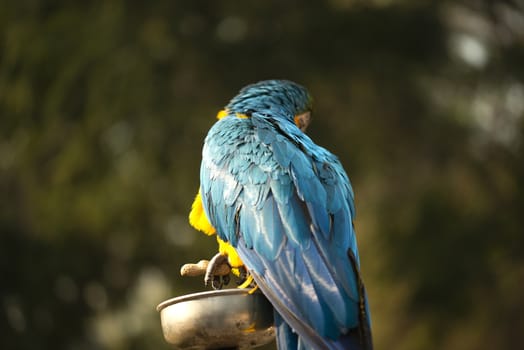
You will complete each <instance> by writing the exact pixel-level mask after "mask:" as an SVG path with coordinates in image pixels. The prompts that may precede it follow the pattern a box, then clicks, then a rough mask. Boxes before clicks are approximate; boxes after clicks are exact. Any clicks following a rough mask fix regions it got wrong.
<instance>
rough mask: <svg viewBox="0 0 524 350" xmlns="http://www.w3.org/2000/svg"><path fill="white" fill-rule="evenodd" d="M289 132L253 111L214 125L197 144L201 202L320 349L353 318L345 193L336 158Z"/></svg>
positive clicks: (354, 288) (349, 208)
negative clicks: (199, 147) (200, 156)
mask: <svg viewBox="0 0 524 350" xmlns="http://www.w3.org/2000/svg"><path fill="white" fill-rule="evenodd" d="M287 129H289V130H287ZM297 130H298V129H296V130H295V129H294V127H293V126H292V125H291V126H287V125H286V124H285V123H282V124H279V123H275V122H274V121H270V120H268V119H266V118H264V116H257V115H253V116H252V117H251V120H245V119H244V120H242V119H239V118H235V117H229V118H224V119H222V120H220V121H219V122H217V123H216V124H215V126H214V127H213V128H211V130H210V132H209V134H208V136H207V138H206V142H205V145H204V150H203V161H202V168H201V191H202V197H203V198H202V199H203V203H204V208H205V209H206V214H207V215H208V217H209V219H210V221H211V223H212V224H213V226H214V227H215V228H216V229H217V232H218V234H219V236H220V237H221V238H222V239H224V240H227V241H229V242H230V243H231V244H232V245H233V246H235V247H236V248H237V251H238V253H239V255H240V257H241V258H242V260H243V261H244V263H245V265H246V266H247V267H248V269H249V270H250V272H251V273H252V275H253V276H254V277H255V280H256V282H257V284H258V285H259V287H260V288H261V289H262V291H263V292H264V294H265V295H266V296H267V297H268V299H269V300H270V301H271V302H272V303H273V305H274V306H275V308H276V309H277V310H278V312H279V313H280V314H281V315H282V317H283V318H284V319H285V320H286V322H287V323H289V324H290V326H291V327H292V328H293V329H295V330H296V331H297V332H298V333H299V334H300V335H302V336H305V337H306V338H307V339H308V342H309V343H310V344H315V345H318V346H321V347H326V346H325V343H324V342H325V339H326V338H329V339H337V338H338V337H339V336H340V335H341V334H343V333H346V332H347V330H348V329H349V328H353V327H356V326H358V323H359V299H360V295H359V286H358V280H359V278H358V276H357V275H356V274H358V267H356V266H354V265H352V264H351V261H350V259H349V258H348V254H350V255H352V256H354V257H355V259H356V264H358V251H357V245H356V239H355V232H354V229H353V224H352V218H353V215H354V209H353V192H352V189H351V185H350V183H349V180H348V178H347V176H346V175H345V172H344V171H343V169H342V166H341V165H340V163H339V162H338V160H337V159H336V157H334V156H333V155H331V154H330V153H329V152H327V151H326V150H324V149H323V148H321V147H319V146H316V145H315V144H314V143H313V142H312V141H311V140H310V139H309V138H308V137H307V136H305V135H304V134H300V132H296V131H297Z"/></svg>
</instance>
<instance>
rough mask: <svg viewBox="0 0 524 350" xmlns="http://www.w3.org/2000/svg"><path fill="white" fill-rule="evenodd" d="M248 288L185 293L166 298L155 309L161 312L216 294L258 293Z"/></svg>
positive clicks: (216, 295)
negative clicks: (251, 291)
mask: <svg viewBox="0 0 524 350" xmlns="http://www.w3.org/2000/svg"><path fill="white" fill-rule="evenodd" d="M249 291H250V289H248V288H246V289H243V288H229V289H219V290H208V291H204V292H197V293H191V294H185V295H181V296H178V297H175V298H171V299H167V300H165V301H163V302H161V303H160V304H158V306H157V307H156V310H157V311H158V312H161V311H162V310H163V309H165V308H167V307H169V306H171V305H174V304H178V303H181V302H185V301H192V300H199V299H205V298H210V297H218V296H228V295H255V294H259V293H256V292H255V293H250V292H249Z"/></svg>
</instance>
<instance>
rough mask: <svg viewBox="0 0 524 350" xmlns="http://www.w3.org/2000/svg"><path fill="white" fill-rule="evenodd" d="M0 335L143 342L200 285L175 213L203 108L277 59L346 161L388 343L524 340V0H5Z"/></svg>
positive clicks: (195, 167) (180, 213)
mask: <svg viewBox="0 0 524 350" xmlns="http://www.w3.org/2000/svg"><path fill="white" fill-rule="evenodd" d="M1 8H2V11H0V135H1V137H0V190H1V193H3V200H2V201H1V202H0V271H1V272H2V276H3V282H2V283H1V285H2V287H1V289H0V301H1V303H0V310H1V312H0V315H1V316H0V323H1V324H2V327H0V339H1V340H0V344H1V345H2V348H6V349H29V348H31V349H35V348H37V349H38V348H42V349H46V348H53V349H56V348H64V349H134V348H137V349H138V348H140V349H152V348H167V347H168V346H167V344H164V342H163V339H162V335H161V331H160V324H159V320H158V315H157V313H156V311H155V306H156V304H158V303H159V302H160V301H162V300H164V299H166V298H168V297H172V296H175V295H181V294H184V293H189V292H194V291H199V290H202V289H203V286H202V283H201V281H200V280H192V279H182V278H181V277H179V276H178V269H179V267H180V265H182V264H183V263H186V262H190V261H197V260H199V259H200V258H205V257H210V256H212V254H213V253H214V250H215V243H214V242H213V240H212V239H209V238H207V237H205V236H204V235H201V234H198V233H195V232H194V231H193V230H192V229H191V228H190V227H189V225H188V224H187V214H188V211H189V208H190V204H191V202H192V199H193V196H194V195H195V194H196V190H197V187H198V172H199V163H200V152H201V146H202V142H203V138H204V136H205V133H206V131H207V129H208V128H209V127H210V126H211V125H212V123H213V122H214V116H215V115H216V112H217V111H218V110H220V109H221V107H222V106H223V105H225V104H226V103H227V101H228V99H229V98H231V97H232V96H233V95H234V94H235V93H236V92H237V91H238V89H239V88H240V87H242V86H244V85H245V84H247V83H251V82H255V81H258V80H261V79H268V78H286V79H290V80H295V81H297V82H300V83H303V84H304V85H306V86H307V87H308V88H309V89H310V91H311V93H312V94H313V96H314V97H315V110H314V122H313V125H312V126H311V127H310V129H309V133H310V135H311V136H312V137H313V139H314V140H315V141H316V142H317V143H319V144H321V145H323V146H325V147H326V148H328V149H330V150H332V151H333V152H334V153H335V154H337V155H338V156H339V157H340V159H341V160H342V162H343V163H344V165H345V166H346V170H347V172H348V174H349V176H350V178H351V179H352V181H353V186H354V188H355V192H356V202H357V203H356V204H357V211H358V216H357V221H356V226H357V232H358V239H359V244H360V251H361V256H362V269H363V273H364V278H365V282H366V286H367V289H368V293H369V295H370V303H371V311H372V316H373V320H372V321H373V327H374V337H375V343H376V346H377V348H379V349H382V348H385V349H441V348H449V349H478V348H500V349H503V348H512V347H514V346H515V345H516V344H521V343H522V342H523V341H524V338H523V335H522V331H521V330H522V329H523V328H524V316H523V315H524V304H523V303H522V301H521V299H522V298H521V291H520V289H521V286H522V285H523V284H524V253H523V247H524V235H522V227H524V216H523V215H522V213H523V212H524V149H523V147H524V145H523V133H524V121H523V120H524V118H523V117H524V66H523V65H522V62H524V25H523V23H524V5H522V3H521V2H518V1H510V0H505V1H492V0H486V1H473V0H457V1H451V0H449V1H439V2H437V1H409V0H403V1H401V0H398V1H393V0H389V1H388V0H374V1H345V0H332V1H311V2H308V3H307V5H306V4H305V3H300V2H298V1H292V0H287V1H272V2H271V1H270V2H252V3H250V4H248V5H247V6H246V5H245V4H243V5H240V4H239V3H238V2H234V1H223V2H217V1H207V2H200V1H194V2H191V1H155V2H152V3H147V4H146V3H139V2H136V3H132V2H123V1H118V0H109V1H87V2H76V3H72V2H66V1H60V0H56V1H38V0H35V1H17V2H14V1H2V2H1Z"/></svg>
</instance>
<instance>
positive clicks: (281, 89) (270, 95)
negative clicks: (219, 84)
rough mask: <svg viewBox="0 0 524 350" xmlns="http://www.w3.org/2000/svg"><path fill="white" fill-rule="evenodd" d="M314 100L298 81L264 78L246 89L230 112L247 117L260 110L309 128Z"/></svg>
mask: <svg viewBox="0 0 524 350" xmlns="http://www.w3.org/2000/svg"><path fill="white" fill-rule="evenodd" d="M312 102H313V100H312V98H311V96H310V95H309V93H308V91H307V90H306V89H305V88H304V87H303V86H301V85H299V84H297V83H294V82H292V81H288V80H264V81H260V82H258V83H255V84H251V85H247V86H245V87H244V88H242V89H241V90H240V92H239V93H238V94H237V95H236V96H235V97H233V99H232V100H231V101H230V102H229V104H228V105H227V106H226V111H227V112H228V113H236V114H240V115H245V116H247V117H250V116H251V115H252V114H253V113H260V114H266V115H271V116H273V117H280V118H285V119H288V120H289V121H291V122H294V123H295V124H296V125H297V126H298V127H299V128H300V129H301V130H302V131H305V130H306V128H307V126H308V125H309V122H310V120H311V114H310V113H311V108H312Z"/></svg>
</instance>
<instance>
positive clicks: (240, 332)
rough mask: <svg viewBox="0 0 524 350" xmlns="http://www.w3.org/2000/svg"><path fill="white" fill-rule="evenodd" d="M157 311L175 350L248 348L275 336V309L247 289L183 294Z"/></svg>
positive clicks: (166, 337)
mask: <svg viewBox="0 0 524 350" xmlns="http://www.w3.org/2000/svg"><path fill="white" fill-rule="evenodd" d="M157 310H158V311H159V312H160V320H161V323H162V331H163V333H164V338H165V339H166V341H167V342H168V343H170V344H172V345H173V346H174V348H175V349H184V350H190V349H191V350H197V349H220V348H239V349H248V348H252V347H256V346H261V345H264V344H267V343H269V342H270V341H272V340H273V339H274V337H275V329H274V327H273V307H272V306H271V304H270V303H269V301H268V300H267V299H266V298H265V297H264V295H263V294H262V293H258V292H256V293H253V294H249V293H248V291H247V290H245V289H224V290H217V291H209V292H201V293H194V294H188V295H183V296H181V297H177V298H173V299H169V300H166V301H164V302H162V303H161V304H160V305H158V306H157Z"/></svg>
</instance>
